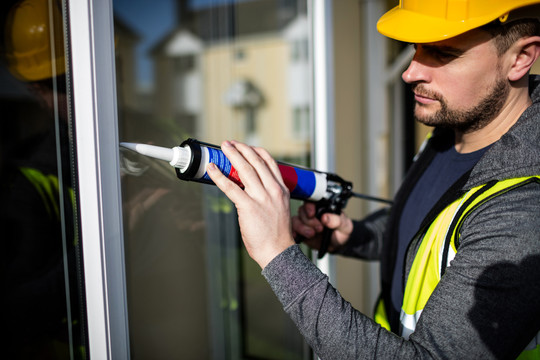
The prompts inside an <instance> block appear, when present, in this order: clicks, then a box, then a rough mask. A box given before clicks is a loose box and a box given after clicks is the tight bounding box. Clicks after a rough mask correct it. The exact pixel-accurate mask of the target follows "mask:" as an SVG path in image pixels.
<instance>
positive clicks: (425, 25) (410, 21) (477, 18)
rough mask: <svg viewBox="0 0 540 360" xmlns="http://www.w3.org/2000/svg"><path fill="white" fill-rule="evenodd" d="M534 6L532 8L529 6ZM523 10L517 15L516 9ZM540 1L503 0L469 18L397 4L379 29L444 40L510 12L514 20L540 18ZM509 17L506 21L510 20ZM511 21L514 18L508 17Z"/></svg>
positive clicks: (416, 39)
mask: <svg viewBox="0 0 540 360" xmlns="http://www.w3.org/2000/svg"><path fill="white" fill-rule="evenodd" d="M529 6H531V8H529ZM517 9H519V10H520V11H521V13H520V11H518V12H517V13H516V15H513V11H515V10H517ZM538 9H540V1H539V0H519V1H518V0H512V1H504V2H502V3H499V4H498V6H496V7H494V8H493V9H492V11H490V12H489V13H486V14H481V15H480V14H479V13H478V12H477V13H476V14H470V17H467V18H466V19H457V18H456V19H449V18H441V17H438V16H431V15H427V14H423V13H420V12H417V11H411V10H407V9H405V8H402V7H400V6H396V7H395V8H393V9H392V10H390V11H388V12H387V13H386V14H384V15H383V16H382V17H381V18H380V19H379V21H378V22H377V30H378V31H379V32H380V33H381V34H383V35H385V36H388V37H389V38H392V39H396V40H399V41H405V42H410V43H429V42H436V41H442V40H445V39H449V38H452V37H454V36H458V35H461V34H463V33H465V32H467V31H469V30H472V29H475V28H478V27H480V26H482V25H485V24H488V23H490V22H492V21H494V20H496V19H498V18H499V17H503V16H505V15H508V13H510V17H511V18H513V20H516V19H518V18H538V19H540V13H539V11H538ZM506 18H508V17H505V20H503V21H506ZM508 21H511V20H508Z"/></svg>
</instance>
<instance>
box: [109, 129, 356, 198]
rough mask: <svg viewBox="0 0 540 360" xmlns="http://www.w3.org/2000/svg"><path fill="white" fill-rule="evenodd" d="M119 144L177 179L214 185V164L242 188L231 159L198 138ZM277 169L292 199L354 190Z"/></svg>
mask: <svg viewBox="0 0 540 360" xmlns="http://www.w3.org/2000/svg"><path fill="white" fill-rule="evenodd" d="M120 145H121V146H122V147H125V148H128V149H131V150H133V151H135V152H137V153H139V154H142V155H146V156H150V157H153V158H156V159H160V160H165V161H168V162H169V163H170V164H171V165H172V166H173V167H175V169H176V174H177V176H178V178H180V179H182V180H187V181H196V182H202V183H207V184H214V183H213V182H212V180H210V177H209V176H208V174H207V173H206V166H207V165H208V164H209V163H211V162H212V163H214V164H216V166H217V167H218V168H219V169H220V170H221V172H222V173H223V174H224V175H225V176H227V177H228V178H229V179H231V180H232V181H234V182H235V183H236V184H238V185H239V186H240V187H242V188H243V184H242V182H241V180H240V178H239V177H238V173H237V172H236V169H234V167H232V165H231V163H230V161H229V159H227V158H226V157H225V155H224V154H223V152H222V151H221V149H220V148H219V147H218V146H216V145H212V144H208V143H203V142H200V141H198V140H195V139H188V140H186V141H184V142H183V143H182V144H180V146H176V147H173V148H172V149H169V148H164V147H160V146H154V145H146V144H135V143H125V142H123V143H120ZM278 166H279V169H280V171H281V175H282V177H283V180H284V182H285V185H286V186H287V188H288V189H289V191H290V193H291V198H294V199H298V200H309V201H320V200H324V199H330V198H333V197H335V196H336V195H338V196H340V195H345V194H343V190H344V189H343V185H344V184H345V186H346V187H348V190H349V191H350V189H351V188H352V185H351V184H350V183H348V182H345V181H343V180H342V179H341V178H339V177H338V176H336V175H334V174H328V173H324V172H319V171H317V170H312V169H305V168H301V167H298V166H294V165H289V164H285V163H278ZM349 196H350V194H349Z"/></svg>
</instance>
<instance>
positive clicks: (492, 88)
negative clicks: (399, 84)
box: [402, 30, 510, 133]
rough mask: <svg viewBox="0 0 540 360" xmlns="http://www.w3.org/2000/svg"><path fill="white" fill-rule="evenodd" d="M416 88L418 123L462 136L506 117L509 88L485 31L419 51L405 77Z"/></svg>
mask: <svg viewBox="0 0 540 360" xmlns="http://www.w3.org/2000/svg"><path fill="white" fill-rule="evenodd" d="M402 77H403V80H404V81H405V82H407V83H409V84H411V85H412V89H413V92H414V97H415V109H414V115H415V118H416V119H417V120H418V121H419V122H421V123H423V124H426V125H429V126H441V127H448V128H452V129H454V130H457V131H459V132H461V133H467V132H471V131H475V130H478V129H481V128H483V127H484V126H486V125H487V124H489V123H490V122H491V121H492V120H493V119H494V118H495V117H496V116H497V115H498V114H499V113H500V111H501V109H502V107H503V106H504V103H505V101H506V99H507V97H508V92H509V90H510V84H509V82H508V81H507V79H506V78H505V77H504V76H503V75H502V71H501V60H500V58H499V57H498V56H497V52H496V49H495V46H494V44H493V43H492V40H491V38H490V36H489V35H488V34H487V33H485V32H483V31H480V30H473V31H470V32H468V33H465V34H463V35H460V36H457V37H455V38H451V39H448V40H444V41H439V42H435V43H429V44H418V45H416V54H415V56H414V58H413V60H412V62H411V64H410V65H409V68H408V69H407V70H406V71H405V72H404V73H403V75H402Z"/></svg>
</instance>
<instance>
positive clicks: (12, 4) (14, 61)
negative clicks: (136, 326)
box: [0, 0, 87, 359]
mask: <svg viewBox="0 0 540 360" xmlns="http://www.w3.org/2000/svg"><path fill="white" fill-rule="evenodd" d="M65 5H66V4H65V3H64V2H62V1H56V0H24V1H3V2H2V5H1V11H0V16H1V19H0V24H1V26H0V34H1V35H0V39H2V45H1V48H0V52H1V57H0V112H1V113H2V119H1V121H0V175H1V176H0V199H2V201H1V202H0V229H2V235H1V236H0V238H1V240H2V261H1V270H0V271H1V272H0V281H1V284H2V296H1V300H0V301H1V302H0V311H1V314H0V318H1V319H2V328H3V330H4V331H3V332H2V336H1V337H0V348H1V349H2V357H3V358H6V359H84V358H86V357H87V352H86V342H87V340H86V329H85V326H86V319H85V317H86V314H85V307H84V276H83V273H82V260H81V256H82V254H81V241H82V239H80V237H79V234H78V231H77V229H78V226H77V224H78V222H77V221H78V214H77V202H76V198H77V187H76V183H77V182H76V178H77V177H76V166H75V164H76V162H75V157H74V152H75V151H74V146H75V144H74V143H73V142H72V141H71V140H70V139H73V119H72V118H71V117H70V115H69V114H70V111H69V99H70V96H71V89H70V87H69V85H68V84H69V82H70V73H69V68H68V67H67V60H66V59H69V56H68V52H67V51H66V49H64V43H65V41H66V38H65V34H66V33H67V31H65V30H64V24H65V23H66V22H65V21H64V20H65V19H63V18H62V10H63V9H64V7H65Z"/></svg>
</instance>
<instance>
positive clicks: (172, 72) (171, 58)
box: [152, 29, 204, 134]
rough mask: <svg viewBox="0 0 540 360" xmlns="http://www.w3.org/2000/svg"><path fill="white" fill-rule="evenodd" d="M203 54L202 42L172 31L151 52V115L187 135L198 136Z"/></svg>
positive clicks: (180, 32) (192, 36)
mask: <svg viewBox="0 0 540 360" xmlns="http://www.w3.org/2000/svg"><path fill="white" fill-rule="evenodd" d="M202 52H203V44H202V41H201V40H200V39H199V38H197V37H196V36H194V35H193V33H191V32H190V31H188V30H185V29H178V30H175V31H173V32H172V33H170V34H169V35H168V36H167V37H166V38H164V39H163V40H162V41H161V42H160V43H159V44H158V45H157V46H156V47H155V48H154V50H153V51H152V57H153V59H154V66H155V67H154V68H155V81H156V86H155V96H154V114H155V115H156V116H157V117H158V118H160V119H167V120H168V119H170V120H172V121H174V122H175V124H176V125H179V126H180V128H181V129H182V130H183V131H184V132H186V133H188V134H194V133H198V131H196V127H195V126H197V125H198V124H199V120H200V118H201V114H202V110H203V107H204V101H203V92H202V87H201V86H202V77H203V73H202V72H201V60H202Z"/></svg>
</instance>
